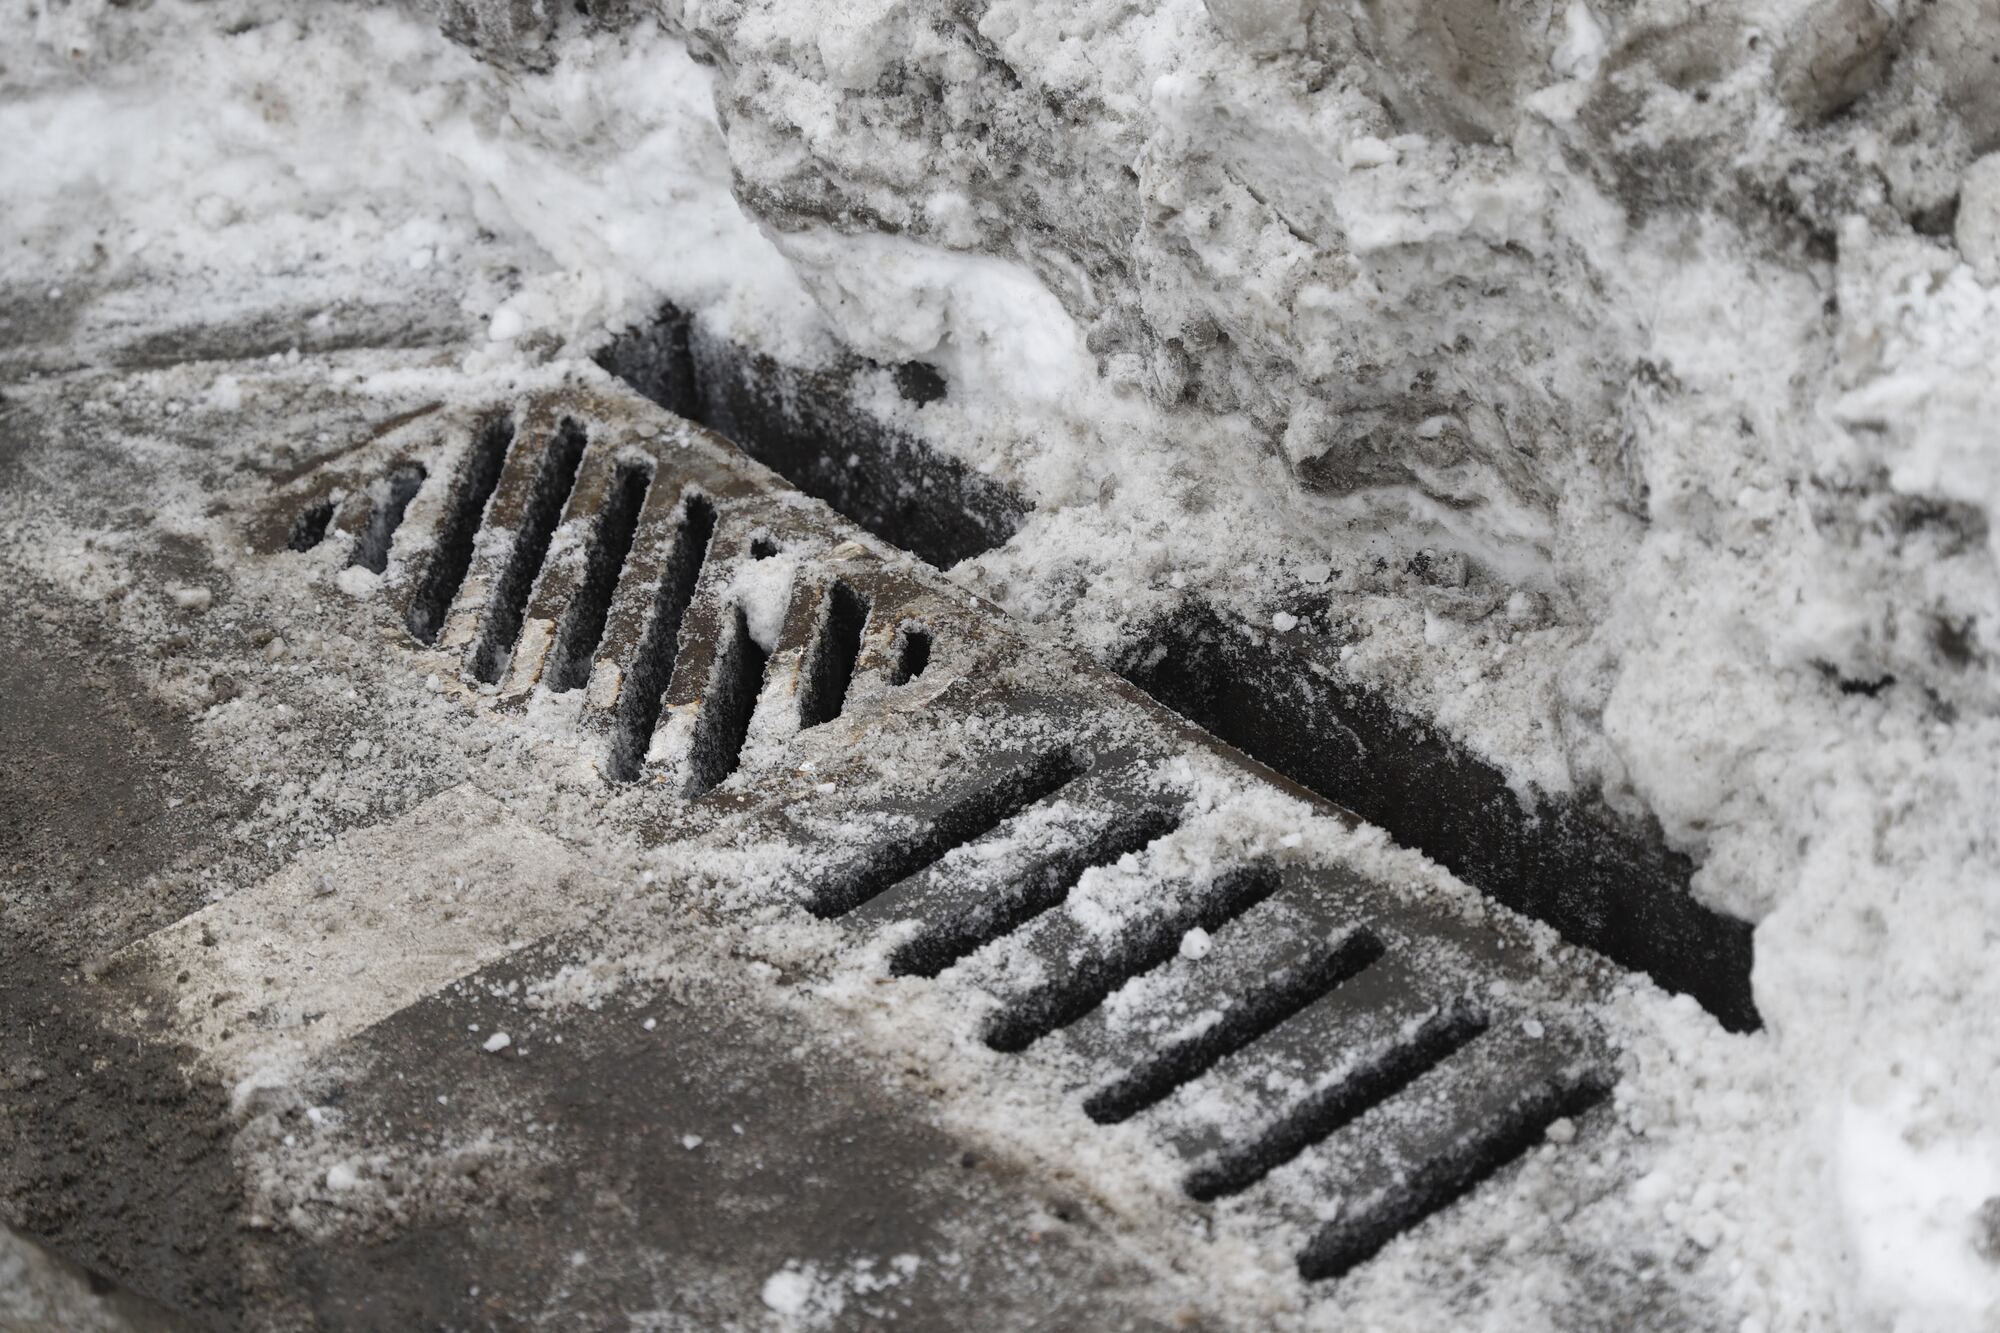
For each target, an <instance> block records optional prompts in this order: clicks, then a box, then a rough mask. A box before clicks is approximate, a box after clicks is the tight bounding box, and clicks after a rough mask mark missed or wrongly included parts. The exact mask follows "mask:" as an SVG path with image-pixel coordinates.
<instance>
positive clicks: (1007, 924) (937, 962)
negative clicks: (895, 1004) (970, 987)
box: [889, 810, 1180, 977]
mask: <svg viewBox="0 0 2000 1333" xmlns="http://www.w3.org/2000/svg"><path fill="white" fill-rule="evenodd" d="M1179 823H1180V815H1179V814H1178V813H1176V812H1173V811H1168V810H1143V811H1140V812H1138V813H1137V814H1134V815H1132V816H1129V817H1127V818H1125V819H1121V820H1119V821H1118V822H1117V823H1115V824H1113V825H1112V826H1111V827H1109V828H1107V829H1105V830H1104V831H1103V832H1102V833H1100V834H1098V835H1097V837H1096V838H1094V839H1092V840H1091V841H1090V842H1088V843H1086V844H1084V845H1083V846H1081V847H1077V848H1074V849H1072V850H1071V851H1069V852H1067V853H1065V854H1062V855H1058V856H1055V857H1051V858H1048V859H1046V860H1044V861H1042V862H1041V863H1039V864H1037V865H1035V866H1033V867H1032V868H1030V869H1029V870H1028V872H1027V873H1026V874H1025V875H1023V876H1022V877H1021V879H1020V880H1018V881H1017V882H1016V883H1015V884H1013V885H1011V886H1009V887H1008V888H1007V889H1006V890H1004V891H1003V892H1001V893H999V894H997V895H995V896H993V897H991V898H988V899H987V900H985V901H983V902H980V903H978V904H976V905H975V906H974V907H973V908H972V909H971V910H970V911H967V912H965V913H963V914H961V915H958V916H955V917H953V918H951V919H949V920H945V921H933V922H928V923H926V924H925V926H924V927H923V929H922V930H920V931H919V932H918V933H917V934H916V935H914V936H912V937H911V938H910V939H908V940H906V941H904V942H903V943H902V944H901V945H899V946H898V947H897V948H896V950H895V952H894V953H892V954H890V955H889V974H890V975H891V976H897V977H912V976H914V977H934V976H936V975H937V974H938V973H940V972H942V971H944V970H945V969H946V968H948V967H950V966H951V965H952V964H953V963H956V962H957V961H958V960H959V959H961V958H963V957H965V956H966V955H967V954H969V953H971V952H973V951H974V950H976V949H978V948H980V947H981V946H982V945H986V944H990V943H992V942H993V941H994V940H997V939H999V938H1000V937H1001V936H1003V935H1007V934H1010V933H1012V932H1013V931H1016V930H1018V929H1020V928H1021V927H1022V926H1024V925H1026V924H1027V923H1028V922H1030V921H1032V920H1034V919H1035V918H1036V917H1038V916H1040V915H1041V914H1042V913H1043V912H1046V911H1048V910H1049V909H1050V908H1051V907H1054V906H1055V905H1056V904H1057V903H1059V902H1061V901H1062V900H1063V899H1064V898H1066V897H1068V896H1069V891H1070V889H1072V888H1073V887H1075V885H1076V882H1077V881H1078V880H1080V879H1082V878H1083V876H1084V874H1085V872H1087V871H1089V870H1091V869H1092V868H1094V867H1097V866H1107V865H1111V864H1113V863H1114V862H1116V861H1117V860H1119V858H1121V857H1124V856H1129V855H1135V854H1137V853H1138V852H1141V851H1143V850H1145V849H1146V847H1147V846H1149V845H1150V844H1152V843H1154V842H1156V841H1158V840H1159V839H1161V838H1163V837H1165V836H1166V835H1167V834H1169V833H1171V832H1173V831H1174V829H1175V827H1177V826H1178V825H1179Z"/></svg>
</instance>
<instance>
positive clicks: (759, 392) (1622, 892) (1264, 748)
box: [600, 306, 1761, 1031]
mask: <svg viewBox="0 0 2000 1333" xmlns="http://www.w3.org/2000/svg"><path fill="white" fill-rule="evenodd" d="M600 361H601V363H602V364H603V365H604V367H605V368H606V369H607V370H609V371H611V372H612V373H613V374H615V375H618V376H620V377H621V378H623V379H624V380H625V381H626V382H627V383H629V384H631V385H632V386H633V387H634V388H635V389H637V390H638V391H639V392H641V393H642V394H644V395H646V396H647V397H648V398H650V399H652V400H653V401H654V402H656V403H659V404H661V405H663V406H665V407H667V408H669V409H670V410H673V411H676V412H680V413H682V414H684V415H687V416H689V417H691V418H693V419H695V420H698V421H701V422H702V423H704V424H706V425H709V426H712V427H713V428H715V429H716V430H718V431H720V432H721V433H722V434H724V435H726V436H728V437H729V438H730V439H731V440H732V441H734V442H735V443H737V444H738V445H739V446H740V447H742V448H743V449H745V450H746V451H747V452H749V453H750V454H751V455H753V456H754V457H756V458H758V459H760V460H762V461H764V462H766V463H767V464H769V465H770V466H771V467H773V468H775V469H776V470H777V471H779V472H781V473H782V474H784V476H785V477H786V478H787V479H789V480H790V481H791V482H792V483H793V484H794V485H797V486H800V487H801V488H802V489H804V490H806V491H808V492H809V493H811V494H813V495H815V496H818V497H820V498H822V499H824V500H826V501H827V502H828V503H829V504H831V505H832V506H833V507H834V508H835V509H837V510H839V511H840V512H841V513H842V514H844V515H846V516H847V517H849V518H851V519H853V520H854V521H855V522H857V523H859V524H861V525H862V526H863V527H865V528H867V529H868V530H869V531H871V532H873V533H875V534H876V535H878V536H880V537H882V538H884V539H885V540H887V541H889V542H891V543H892V544H894V545H897V546H900V547H902V548H904V549H906V550H911V551H914V552H916V553H917V554H918V555H920V556H922V557H923V558H925V559H927V560H929V561H931V562H932V563H935V564H939V565H949V564H951V563H952V562H953V561H955V560H957V559H959V558H962V557H964V556H966V555H971V554H975V553H977V552H979V551H983V550H985V549H987V548H989V547H992V546H995V545H998V544H1000V543H1001V542H1004V541H1006V540H1007V539H1008V538H1009V537H1011V535H1012V534H1013V532H1014V531H1015V529H1016V528H1017V527H1018V526H1019V523H1020V519H1021V517H1022V515H1024V514H1025V513H1026V506H1025V505H1024V504H1023V503H1022V502H1021V501H1020V500H1019V499H1018V498H1016V497H1013V496H1012V495H1010V494H1009V493H1008V492H1007V491H1006V490H1005V489H1004V488H1002V487H1000V486H999V485H998V484H997V483H994V482H992V481H990V480H989V479H986V478H983V477H980V476H978V475H977V474H973V473H969V472H967V471H966V470H965V469H964V468H963V466H962V465H960V464H959V463H957V462H956V461H955V460H953V459H951V458H950V457H949V456H947V455H945V454H943V453H941V452H939V451H937V450H934V449H931V448H930V447H928V446H927V445H926V444H925V443H923V442H922V441H920V440H917V439H913V438H910V437H908V436H906V435H904V434H902V433H901V432H899V431H898V430H897V429H895V428H894V427H892V426H890V425H888V424H886V423H885V422H883V421H882V420H881V419H880V418H879V414H876V413H872V412H871V411H869V410H868V409H867V408H866V407H864V406H863V399H864V398H865V396H866V394H865V386H866V379H867V376H869V375H871V374H889V375H890V377H891V379H892V380H893V382H894V384H895V385H896V387H897V391H898V392H899V393H900V394H901V395H902V396H903V398H905V399H906V400H907V401H910V402H913V403H922V402H926V401H931V400H933V399H935V398H938V397H942V396H944V395H945V393H946V392H947V391H948V386H946V385H945V384H944V382H943V380H942V379H941V378H940V377H939V376H938V375H937V373H936V372H935V371H934V370H932V369H931V368H929V367H925V366H917V365H910V366H901V367H894V368H884V367H876V366H869V365H867V364H865V363H859V362H851V363H847V364H843V365H839V366H835V367H832V368H830V369H826V370H821V371H810V372H808V371H799V370H796V369H793V368H790V367H786V366H783V365H780V364H779V363H777V362H775V361H773V360H772V359H771V358H769V357H766V356H763V355H761V354H759V353H756V352H754V351H752V350H750V349H747V348H744V347H741V346H738V345H735V344H733V343H730V342H728V341H727V340H725V339H721V338H718V337H716V336H714V335H712V334H710V333H709V332H707V331H706V330H704V329H703V328H702V327H701V326H700V324H699V323H698V322H697V321H694V320H691V319H690V318H689V317H688V316H687V315H686V314H685V313H684V312H681V311H679V310H677V309H675V308H673V307H671V306H669V307H667V308H666V309H664V310H663V311H662V312H661V313H660V315H659V317H658V318H657V319H656V320H655V321H654V322H653V323H651V324H649V325H647V326H644V327H642V328H640V329H637V330H635V331H633V332H631V333H628V334H626V335H624V336H623V337H621V338H619V339H616V340H614V341H613V342H612V343H611V344H610V345H609V346H608V347H607V348H606V349H605V350H604V352H603V354H602V355H601V357H600ZM1299 610H1300V612H1301V614H1299V615H1296V616H1294V617H1293V619H1294V621H1295V622H1297V627H1296V628H1295V629H1294V630H1293V631H1291V632H1289V633H1276V634H1274V633H1272V632H1271V631H1270V630H1268V629H1266V628H1262V627H1259V626H1256V625H1251V624H1248V623H1245V622H1242V621H1241V620H1239V619H1237V618H1235V617H1233V616H1232V615H1230V614H1228V613H1225V612H1221V611H1218V610H1216V609H1214V608H1213V607H1211V606H1209V605H1207V604H1205V603H1204V602H1203V601H1202V600H1201V599H1200V597H1199V596H1198V595H1197V594H1192V593H1191V594H1190V595H1189V600H1188V602H1187V605H1186V606H1185V608H1184V609H1183V610H1182V611H1181V612H1179V613H1178V614H1176V615H1173V616H1171V617H1168V618H1167V619H1165V620H1164V621H1162V622H1160V623H1156V624H1150V625H1143V626H1138V627H1135V629H1136V642H1135V644H1134V645H1133V646H1132V647H1131V648H1130V649H1129V650H1128V651H1127V652H1125V653H1124V654H1123V655H1122V657H1121V660H1120V662H1119V663H1118V665H1119V669H1120V670H1121V671H1122V672H1123V673H1124V674H1125V675H1126V676H1127V677H1128V678H1129V679H1130V680H1131V681H1132V682H1133V683H1134V684H1136V685H1138V686H1139V687H1140V688H1141V689H1144V690H1145V691H1146V692H1147V693H1149V694H1151V695H1152V696H1153V697H1154V698H1155V699H1157V700H1158V701H1159V702H1161V703H1163V704H1165V705H1166V706H1167V707H1168V708H1171V709H1173V710H1174V711H1175V712H1177V713H1179V714H1181V715H1182V716H1183V717H1186V718H1188V719H1190V720H1192V721H1194V722H1195V723H1196V724H1198V725H1200V726H1202V727H1203V728H1205V729H1207V730H1208V731H1210V732H1212V733H1213V734H1215V735H1216V736H1218V737H1220V738H1221V739H1223V740H1225V741H1227V742H1228V743H1230V744H1231V745H1234V746H1236V747H1238V748H1239V749H1241V750H1242V751H1243V752H1244V753H1246V754H1248V755H1249V756H1251V757H1252V758H1254V759H1256V760H1258V761H1259V762H1262V763H1265V764H1269V765H1270V766H1271V767H1273V768H1275V769H1277V770H1278V771H1279V772H1281V773H1283V774H1284V775H1285V776H1286V777H1288V778H1291V779H1292V780H1293V781H1295V782H1298V783H1300V784H1301V785H1303V786H1305V787H1308V788H1310V789H1311V790H1313V791H1315V792H1317V793H1319V794H1320V795H1322V796H1324V797H1326V798H1327V799H1329V800H1332V801H1336V802H1338V803H1340V804H1342V805H1344V806H1346V807H1347V808H1349V809H1352V810H1355V811H1356V812H1358V813H1360V814H1362V815H1363V816H1364V817H1366V818H1368V819H1370V820H1371V821H1373V822H1375V823H1377V824H1380V825H1381V826H1382V827H1384V828H1385V829H1387V830H1388V831H1389V832H1390V833H1391V834H1392V835H1393V836H1394V837H1395V838H1396V839H1397V841H1399V842H1400V843H1402V844H1403V845H1404V846H1408V847H1414V848H1416V849H1418V850H1420V851H1422V852H1424V853H1425V854H1426V855H1428V856H1430V857H1432V858H1433V859H1435V860H1437V861H1438V862H1439V863H1440V864H1442V865H1445V866H1447V867H1449V868H1450V869H1451V870H1452V871H1453V872H1454V873H1456V874H1458V875H1460V876H1462V877H1464V879H1465V880H1466V881H1467V882H1468V883H1471V884H1473V885H1474V886H1476V887H1478V888H1479V889H1481V890H1483V891H1485V892H1486V893H1488V894H1490V895H1491V896H1492V897H1493V898H1494V899H1495V900H1496V901H1498V902H1500V903H1503V904H1505V905H1506V906H1508V907H1510V908H1512V909H1514V910H1516V911H1520V912H1524V913H1526V914H1527V915H1529V916H1532V917H1535V918H1536V919H1538V920H1541V921H1544V922H1546V923H1548V924H1549V925H1551V926H1553V927H1555V929H1557V930H1558V931H1560V932H1561V933H1562V935H1563V936H1564V937H1565V938H1566V939H1569V940H1570V941H1572V942H1574V943H1577V944H1580V945H1582V946H1584V947H1586V948H1589V949H1593V950H1596V951H1597V952H1599V953H1602V954H1603V955H1604V956H1605V957H1607V958H1609V959H1611V960H1612V961H1614V962H1616V963H1619V964H1621V965H1623V966H1625V967H1629V968H1632V969H1634V970H1636V971H1641V972H1644V973H1646V974H1647V975H1648V976H1650V977H1651V978H1653V980H1655V981H1657V982H1659V983H1660V984H1661V985H1662V986H1665V987H1667V988H1668V989H1669V990H1674V991H1680V992H1685V993H1687V994H1690V995H1692V996H1694V997H1695V998H1696V999H1697V1000H1699V1001H1700V1002H1701V1004H1702V1005H1703V1006H1704V1007H1706V1008H1707V1009H1708V1010H1709V1011H1710V1012H1711V1013H1713V1014H1714V1015H1715V1016H1716V1017H1717V1018H1718V1019H1719V1020H1720V1021H1721V1022H1722V1024H1723V1025H1724V1026H1725V1027H1727V1028H1729V1029H1731V1030H1732V1031H1751V1030H1754V1029H1756V1028H1757V1027H1758V1026H1759V1024H1760V1022H1761V1020H1760V1019H1759V1017H1758V1014H1757V1009H1756V1004H1755V1001H1754V999H1753V997H1752V995H1751V988H1750V971H1751V961H1752V959H1751V948H1752V943H1751V930H1750V925H1749V923H1748V922H1745V921H1742V920H1738V919H1736V918H1734V917H1730V916H1727V915H1724V914H1722V913H1718V912H1715V911H1713V910H1711V909H1709V908H1707V907H1705V906H1703V905H1702V904H1701V903H1700V902H1699V901H1698V900H1697V899H1696V898H1695V897H1694V895H1693V893H1692V892H1691V891H1690V888H1689V881H1690V877H1691V875H1692V873H1693V866H1692V864H1691V863H1690V862H1689V861H1688V859H1687V858H1686V857H1685V856H1681V855H1679V854H1677V853H1675V852H1673V851H1672V850H1670V849H1669V848H1668V847H1667V846H1666V845H1665V842H1664V839H1663V838H1662V837H1661V835H1660V833H1659V831H1658V829H1657V828H1648V827H1644V826H1641V825H1640V824H1638V823H1637V822H1636V821H1633V820H1630V819H1626V818H1623V817H1621V816H1619V815H1617V814H1615V813H1614V812H1612V811H1611V810H1610V809H1609V808H1608V807H1606V806H1605V805H1604V804H1603V803H1602V802H1601V801H1596V800H1593V799H1591V798H1589V797H1587V796H1586V797H1579V798H1567V797H1564V798H1551V797H1543V798H1539V799H1538V800H1537V802H1536V803H1535V804H1534V805H1533V806H1532V807H1528V806H1524V805H1523V803H1522V802H1521V801H1520V800H1519V799H1518V798H1517V796H1516V794H1515V792H1514V791H1513V789H1512V788H1511V786H1510V785H1509V784H1508V782H1507V780H1506V778H1505V776H1504V775H1503V774H1501V773H1499V772H1498V771H1497V770H1495V769H1494V768H1492V767H1491V766H1490V765H1488V764H1486V763H1484V762H1483V761H1482V760H1481V759H1480V758H1479V757H1478V756H1477V755H1476V754H1474V753H1473V752H1472V751H1471V750H1470V749H1469V748H1468V747H1466V746H1464V745H1463V744H1461V743H1460V742H1459V741H1458V740H1457V739H1456V738H1455V737H1453V736H1452V735H1451V734H1449V732H1448V731H1447V730H1445V729H1444V728H1442V727H1439V726H1437V725H1435V724H1433V723H1431V722H1429V721H1428V720H1426V719H1425V718H1423V717H1421V716H1418V715H1416V714H1413V713H1411V712H1409V711H1408V710H1406V709H1404V708H1402V707H1400V706H1399V705H1398V703H1397V702H1396V701H1395V700H1394V699H1391V698H1389V697H1387V696H1386V695H1385V694H1384V693H1383V692H1382V691H1380V690H1377V689H1373V688H1371V687H1368V686H1367V685H1365V684H1363V683H1361V682H1357V681H1355V680H1352V679H1350V678H1349V676H1348V674H1347V673H1346V672H1345V670H1344V669H1343V668H1342V667H1341V666H1340V663H1339V661H1338V658H1337V655H1336V652H1335V650H1334V647H1333V646H1332V645H1330V644H1329V643H1328V642H1327V641H1326V640H1324V639H1323V638H1322V637H1318V636H1316V634H1315V629H1314V620H1315V617H1314V615H1313V608H1310V607H1304V606H1302V607H1300V608H1299Z"/></svg>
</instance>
